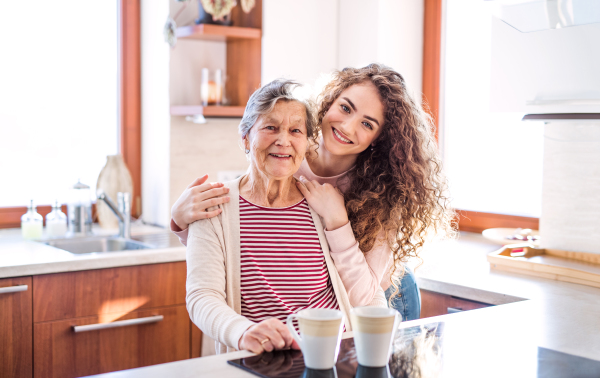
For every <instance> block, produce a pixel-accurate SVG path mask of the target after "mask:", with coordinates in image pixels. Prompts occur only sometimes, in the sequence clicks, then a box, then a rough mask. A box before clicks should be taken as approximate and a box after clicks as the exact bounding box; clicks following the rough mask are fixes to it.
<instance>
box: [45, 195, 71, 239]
mask: <svg viewBox="0 0 600 378" xmlns="http://www.w3.org/2000/svg"><path fill="white" fill-rule="evenodd" d="M66 233H67V215H66V214H65V213H63V212H62V211H61V210H60V204H59V203H58V201H54V205H53V206H52V211H51V212H49V213H48V215H46V236H47V237H49V238H63V237H65V234H66Z"/></svg>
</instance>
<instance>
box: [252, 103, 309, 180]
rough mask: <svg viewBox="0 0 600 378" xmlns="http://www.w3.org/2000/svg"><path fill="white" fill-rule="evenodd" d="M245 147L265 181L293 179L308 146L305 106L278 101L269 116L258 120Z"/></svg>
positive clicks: (266, 115)
mask: <svg viewBox="0 0 600 378" xmlns="http://www.w3.org/2000/svg"><path fill="white" fill-rule="evenodd" d="M244 144H245V145H246V149H247V150H250V158H251V160H252V166H253V167H254V168H255V169H257V170H258V171H260V173H261V174H263V175H265V176H266V178H268V179H280V178H285V177H290V176H291V175H293V174H294V173H295V172H296V171H297V170H298V169H299V168H300V164H301V163H302V159H304V155H305V153H306V148H307V146H308V139H307V130H306V108H305V106H304V105H303V104H301V103H299V102H297V101H287V100H279V101H277V103H276V104H275V106H274V108H273V110H272V111H271V112H270V113H268V114H264V115H262V116H260V117H259V118H258V120H257V122H256V123H255V124H254V126H253V127H252V129H251V130H250V132H249V133H248V135H247V136H246V138H245V140H244Z"/></svg>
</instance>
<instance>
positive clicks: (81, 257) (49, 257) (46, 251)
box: [0, 225, 185, 278]
mask: <svg viewBox="0 0 600 378" xmlns="http://www.w3.org/2000/svg"><path fill="white" fill-rule="evenodd" d="M93 232H94V234H95V235H115V234H118V231H115V230H101V229H94V230H93ZM131 233H132V235H133V236H134V237H135V236H139V235H145V234H156V233H169V231H168V230H165V229H162V228H158V227H153V226H146V225H139V226H132V229H131ZM172 261H185V247H184V246H183V245H181V246H179V247H171V248H162V249H141V250H133V251H122V252H105V253H86V254H73V253H70V252H67V251H63V250H61V249H57V248H54V247H50V246H48V245H45V244H42V243H38V242H33V241H24V240H23V239H22V238H21V233H20V229H8V230H0V278H6V277H21V276H31V275H37V274H49V273H59V272H72V271H78V270H89V269H103V268H114V267H119V266H131V265H144V264H157V263H164V262H172Z"/></svg>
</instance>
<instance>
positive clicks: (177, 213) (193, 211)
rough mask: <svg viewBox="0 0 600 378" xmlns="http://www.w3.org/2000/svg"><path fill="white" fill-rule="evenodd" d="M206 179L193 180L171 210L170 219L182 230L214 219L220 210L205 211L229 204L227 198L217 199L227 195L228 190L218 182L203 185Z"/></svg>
mask: <svg viewBox="0 0 600 378" xmlns="http://www.w3.org/2000/svg"><path fill="white" fill-rule="evenodd" d="M207 179H208V175H204V176H202V177H199V178H197V179H195V180H194V182H192V183H191V184H190V185H189V186H188V187H187V188H186V189H185V190H184V191H183V193H181V195H180V196H179V198H178V199H177V201H175V204H174V205H173V207H172V208H171V217H172V218H173V221H174V222H175V224H176V225H177V226H179V228H181V229H182V230H185V229H186V228H188V226H189V225H190V223H193V222H195V221H197V220H199V219H205V218H212V217H216V216H217V215H219V214H220V213H221V209H216V210H213V211H206V209H208V208H209V207H212V206H216V205H219V204H222V203H225V202H229V196H223V197H218V196H221V195H223V194H227V193H229V188H226V187H224V186H223V184H222V183H220V182H216V183H211V182H209V183H205V182H206V180H207Z"/></svg>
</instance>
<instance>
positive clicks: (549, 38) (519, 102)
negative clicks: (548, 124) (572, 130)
mask: <svg viewBox="0 0 600 378" xmlns="http://www.w3.org/2000/svg"><path fill="white" fill-rule="evenodd" d="M491 50H492V59H491V61H492V64H491V70H492V75H491V97H490V105H491V110H492V111H501V112H526V113H589V112H600V69H599V67H600V24H589V25H581V26H574V27H569V28H564V29H553V30H543V31H537V32H531V33H521V32H519V31H517V30H516V29H514V28H512V27H510V26H509V25H507V24H506V23H504V22H502V21H501V20H499V19H497V18H495V17H494V18H493V20H492V49H491Z"/></svg>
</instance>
